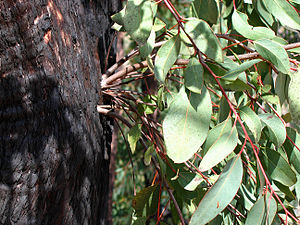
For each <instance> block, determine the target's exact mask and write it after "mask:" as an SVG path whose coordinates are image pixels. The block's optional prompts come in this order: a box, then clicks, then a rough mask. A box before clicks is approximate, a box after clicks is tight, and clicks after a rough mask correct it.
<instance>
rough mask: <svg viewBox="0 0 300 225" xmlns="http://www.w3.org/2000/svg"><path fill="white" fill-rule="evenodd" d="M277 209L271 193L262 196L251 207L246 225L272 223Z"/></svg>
mask: <svg viewBox="0 0 300 225" xmlns="http://www.w3.org/2000/svg"><path fill="white" fill-rule="evenodd" d="M276 211H277V203H276V201H275V199H274V198H273V197H272V196H271V195H270V194H268V195H267V196H262V197H261V198H259V199H258V200H257V201H256V203H255V204H254V205H253V207H252V208H251V209H250V211H249V213H248V216H247V219H246V223H245V225H253V224H272V221H273V219H274V217H275V215H276Z"/></svg>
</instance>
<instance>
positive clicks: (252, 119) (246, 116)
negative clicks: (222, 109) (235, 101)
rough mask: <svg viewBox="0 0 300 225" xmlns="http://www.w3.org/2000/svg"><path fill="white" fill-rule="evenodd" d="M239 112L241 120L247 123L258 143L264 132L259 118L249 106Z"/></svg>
mask: <svg viewBox="0 0 300 225" xmlns="http://www.w3.org/2000/svg"><path fill="white" fill-rule="evenodd" d="M239 112H240V116H241V119H242V120H243V121H244V122H245V123H246V125H247V127H248V128H249V129H250V131H251V132H252V134H253V136H254V138H255V141H256V142H258V141H259V139H260V135H261V131H262V125H261V122H260V119H259V117H258V116H257V114H256V113H255V112H253V110H251V109H250V108H249V107H247V106H244V107H242V108H241V109H240V110H239Z"/></svg>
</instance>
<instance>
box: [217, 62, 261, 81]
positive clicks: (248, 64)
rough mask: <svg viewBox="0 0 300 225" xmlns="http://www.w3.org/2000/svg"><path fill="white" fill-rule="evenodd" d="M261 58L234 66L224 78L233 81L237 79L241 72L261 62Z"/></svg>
mask: <svg viewBox="0 0 300 225" xmlns="http://www.w3.org/2000/svg"><path fill="white" fill-rule="evenodd" d="M261 61H262V60H261V59H253V60H250V61H247V62H244V63H242V64H241V65H239V66H237V67H236V68H232V69H231V70H229V71H227V72H226V73H225V75H224V76H222V79H224V80H229V81H233V80H236V79H237V78H238V76H239V74H240V73H242V72H244V71H245V70H247V69H249V68H251V67H252V66H253V65H255V64H256V63H259V62H261Z"/></svg>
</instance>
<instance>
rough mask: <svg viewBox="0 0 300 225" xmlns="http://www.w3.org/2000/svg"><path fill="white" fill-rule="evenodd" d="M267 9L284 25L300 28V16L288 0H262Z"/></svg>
mask: <svg viewBox="0 0 300 225" xmlns="http://www.w3.org/2000/svg"><path fill="white" fill-rule="evenodd" d="M262 1H263V2H264V5H265V7H266V8H267V10H268V11H269V12H270V13H271V14H272V15H273V16H274V17H276V18H277V19H278V20H279V21H280V23H282V24H283V25H284V26H287V27H290V28H293V29H296V30H300V17H299V15H298V13H297V11H296V10H295V9H294V8H293V7H292V6H291V5H290V4H289V3H288V1H286V0H262Z"/></svg>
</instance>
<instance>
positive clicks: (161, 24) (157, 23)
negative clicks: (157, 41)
mask: <svg viewBox="0 0 300 225" xmlns="http://www.w3.org/2000/svg"><path fill="white" fill-rule="evenodd" d="M165 27H166V24H165V23H164V22H163V21H162V20H160V19H159V18H157V17H155V20H154V25H153V30H154V31H155V32H157V31H159V30H161V29H163V28H165Z"/></svg>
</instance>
